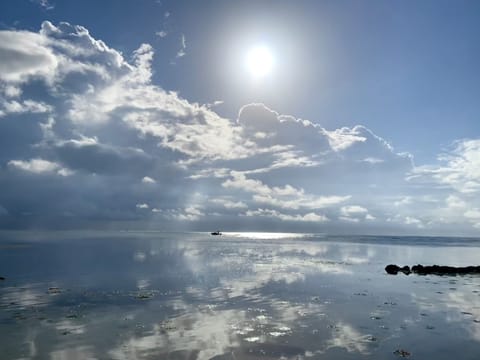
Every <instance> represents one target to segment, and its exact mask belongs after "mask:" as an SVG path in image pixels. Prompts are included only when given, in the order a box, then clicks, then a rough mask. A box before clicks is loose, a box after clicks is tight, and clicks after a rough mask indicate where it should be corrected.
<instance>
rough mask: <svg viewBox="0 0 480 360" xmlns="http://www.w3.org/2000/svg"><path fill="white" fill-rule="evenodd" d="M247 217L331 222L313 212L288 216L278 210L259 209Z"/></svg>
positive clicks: (248, 212)
mask: <svg viewBox="0 0 480 360" xmlns="http://www.w3.org/2000/svg"><path fill="white" fill-rule="evenodd" d="M245 216H263V217H269V218H274V219H280V220H283V221H305V222H316V223H323V222H326V221H329V219H328V218H327V217H326V216H325V215H321V214H316V213H313V212H310V213H307V214H305V215H299V214H297V215H288V214H284V213H281V212H278V211H276V210H271V209H257V210H248V211H247V212H246V213H245Z"/></svg>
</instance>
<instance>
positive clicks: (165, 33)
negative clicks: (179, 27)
mask: <svg viewBox="0 0 480 360" xmlns="http://www.w3.org/2000/svg"><path fill="white" fill-rule="evenodd" d="M155 35H157V36H158V37H160V38H162V39H163V38H164V37H167V35H168V32H166V31H165V30H161V31H157V32H156V33H155Z"/></svg>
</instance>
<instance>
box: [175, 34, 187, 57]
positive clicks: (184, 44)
mask: <svg viewBox="0 0 480 360" xmlns="http://www.w3.org/2000/svg"><path fill="white" fill-rule="evenodd" d="M185 55H187V42H186V39H185V35H184V34H182V36H181V37H180V50H178V52H177V58H181V57H184V56H185Z"/></svg>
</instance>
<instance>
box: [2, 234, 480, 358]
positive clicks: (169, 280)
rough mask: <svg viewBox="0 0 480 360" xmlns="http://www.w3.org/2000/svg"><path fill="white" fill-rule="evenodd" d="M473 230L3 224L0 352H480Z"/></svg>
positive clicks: (477, 244) (478, 244) (479, 280)
mask: <svg viewBox="0 0 480 360" xmlns="http://www.w3.org/2000/svg"><path fill="white" fill-rule="evenodd" d="M390 263H394V264H398V265H401V266H403V265H410V266H411V265H414V264H417V263H421V264H427V265H428V264H441V265H452V266H466V265H479V263H480V241H479V240H478V239H460V238H425V237H418V238H416V237H368V236H348V237H339V236H328V235H321V234H274V233H271V234H268V233H226V234H223V235H222V236H211V235H210V234H206V233H161V232H149V233H146V232H97V233H94V232H91V233H86V232H78V233H75V232H52V233H38V232H37V233H34V232H29V233H2V234H1V235H0V276H2V277H5V280H0V359H362V358H365V359H395V358H402V357H407V358H411V359H449V360H450V359H452V358H455V359H457V360H460V359H472V360H474V359H475V360H478V359H479V358H480V277H478V276H473V275H472V276H468V275H467V276H434V275H429V276H419V275H414V274H412V275H410V276H406V275H403V274H399V275H396V276H393V275H387V274H386V273H385V271H384V267H385V266H386V265H387V264H390Z"/></svg>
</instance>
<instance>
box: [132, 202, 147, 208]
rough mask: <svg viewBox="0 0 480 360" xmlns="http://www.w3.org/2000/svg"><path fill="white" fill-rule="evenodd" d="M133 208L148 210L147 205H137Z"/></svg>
mask: <svg viewBox="0 0 480 360" xmlns="http://www.w3.org/2000/svg"><path fill="white" fill-rule="evenodd" d="M135 206H136V208H137V209H148V208H150V206H149V205H148V204H145V203H143V204H137V205H135Z"/></svg>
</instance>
